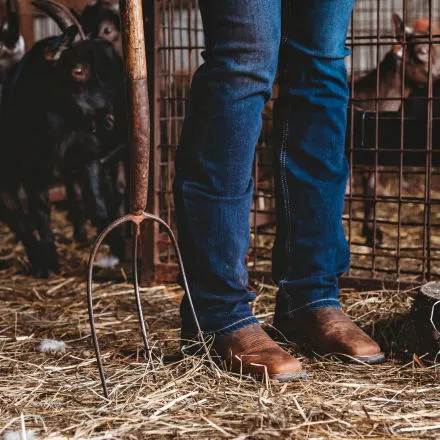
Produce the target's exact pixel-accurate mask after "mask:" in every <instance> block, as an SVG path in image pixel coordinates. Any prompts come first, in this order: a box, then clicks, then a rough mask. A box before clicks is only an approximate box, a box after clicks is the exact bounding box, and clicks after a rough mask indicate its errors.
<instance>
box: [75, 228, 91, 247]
mask: <svg viewBox="0 0 440 440" xmlns="http://www.w3.org/2000/svg"><path fill="white" fill-rule="evenodd" d="M73 239H74V240H75V242H76V243H85V244H88V243H89V240H88V239H87V233H86V228H85V227H84V226H81V227H79V228H75V230H74V232H73Z"/></svg>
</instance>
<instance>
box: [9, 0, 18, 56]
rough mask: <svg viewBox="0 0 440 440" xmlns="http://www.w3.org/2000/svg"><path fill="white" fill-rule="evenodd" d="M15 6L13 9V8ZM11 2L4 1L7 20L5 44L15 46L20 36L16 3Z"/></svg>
mask: <svg viewBox="0 0 440 440" xmlns="http://www.w3.org/2000/svg"><path fill="white" fill-rule="evenodd" d="M14 7H15V9H14ZM14 7H13V5H12V4H11V0H7V2H6V21H7V29H8V30H7V37H6V45H7V46H9V47H11V48H12V47H15V45H16V44H17V41H18V39H19V38H20V18H19V16H18V12H17V8H16V5H15V4H14Z"/></svg>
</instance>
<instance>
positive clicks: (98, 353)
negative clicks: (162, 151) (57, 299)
mask: <svg viewBox="0 0 440 440" xmlns="http://www.w3.org/2000/svg"><path fill="white" fill-rule="evenodd" d="M130 217H131V216H130V215H125V216H123V217H121V218H119V219H117V220H115V221H114V222H112V223H110V225H108V226H107V227H106V228H105V229H104V230H103V231H102V232H101V233H100V234H99V236H98V238H97V239H96V241H95V243H94V245H93V247H92V251H91V253H90V258H89V263H88V266H87V306H88V309H89V322H90V330H91V333H92V339H93V345H94V346H95V355H96V362H97V363H98V369H99V375H100V377H101V383H102V388H103V390H104V396H105V397H106V398H107V399H108V389H107V383H106V380H105V374H104V367H103V365H102V358H101V350H100V349H99V342H98V336H97V333H96V325H95V314H94V312H93V296H92V281H93V263H94V261H95V258H96V254H97V252H98V248H99V246H101V243H102V242H103V240H104V239H105V237H106V236H107V235H108V234H109V233H110V232H111V231H112V230H113V229H115V228H116V227H117V226H119V225H121V224H122V223H126V222H129V221H131V218H130Z"/></svg>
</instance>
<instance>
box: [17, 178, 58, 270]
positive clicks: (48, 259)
mask: <svg viewBox="0 0 440 440" xmlns="http://www.w3.org/2000/svg"><path fill="white" fill-rule="evenodd" d="M24 187H25V190H26V193H27V195H28V204H29V215H30V217H31V220H33V221H35V224H36V226H37V230H38V233H39V235H40V252H39V260H40V261H39V273H38V275H39V276H40V277H42V278H47V277H48V276H49V275H50V273H51V272H55V273H59V271H60V266H59V263H58V254H57V251H56V247H55V242H54V236H53V233H52V229H51V226H50V204H49V194H48V191H47V189H42V188H39V187H38V186H37V185H36V184H35V182H29V181H28V182H26V183H25V185H24Z"/></svg>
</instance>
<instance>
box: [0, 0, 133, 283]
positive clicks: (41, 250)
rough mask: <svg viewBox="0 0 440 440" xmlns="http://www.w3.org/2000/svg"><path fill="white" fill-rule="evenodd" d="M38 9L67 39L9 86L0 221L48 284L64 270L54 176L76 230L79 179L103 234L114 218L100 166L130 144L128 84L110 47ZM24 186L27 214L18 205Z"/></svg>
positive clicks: (57, 13)
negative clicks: (54, 214)
mask: <svg viewBox="0 0 440 440" xmlns="http://www.w3.org/2000/svg"><path fill="white" fill-rule="evenodd" d="M34 4H35V6H37V7H38V8H40V9H42V10H44V11H45V12H46V13H47V14H48V15H50V16H51V17H52V18H54V20H55V21H56V22H57V23H58V25H59V26H60V28H61V30H62V32H63V33H62V34H61V35H60V36H57V37H50V38H47V39H44V40H41V41H39V42H38V43H37V44H35V46H34V47H33V48H32V49H31V50H30V51H29V52H28V53H26V55H25V56H24V58H23V60H22V61H21V62H20V63H19V64H18V66H17V68H16V70H15V74H14V75H13V76H11V77H10V78H9V80H8V81H7V82H6V84H5V88H4V93H3V96H2V119H1V127H0V128H1V132H2V140H1V145H0V154H1V157H2V161H1V163H0V218H2V219H3V220H5V221H6V222H7V223H8V225H9V226H10V227H11V229H13V230H14V232H15V233H16V235H17V238H18V239H20V240H21V241H22V242H23V244H24V246H25V248H26V251H27V254H28V257H29V260H30V263H31V267H32V271H33V273H34V274H36V275H40V276H48V274H49V273H50V271H55V272H56V271H58V269H59V267H58V257H57V253H56V249H55V245H54V240H53V234H52V231H51V227H50V206H49V200H48V188H49V187H50V186H51V184H52V183H53V181H54V178H55V174H56V171H57V172H58V175H59V176H60V177H61V179H62V180H63V181H65V182H66V185H67V188H68V192H70V193H71V194H70V196H71V197H70V198H71V203H73V204H74V205H73V206H75V207H76V208H74V209H71V217H73V218H74V222H75V217H76V220H77V221H81V219H80V217H81V214H78V212H76V211H81V209H78V205H75V201H74V200H73V192H74V183H75V181H78V179H79V180H80V182H81V184H80V186H81V188H82V190H83V194H82V198H83V201H84V202H85V204H89V205H90V204H92V205H93V206H92V208H91V210H90V212H94V213H95V214H94V215H95V218H92V220H93V222H94V223H95V225H96V226H98V228H101V227H103V226H104V225H105V224H106V223H107V222H108V221H109V220H110V219H111V217H113V216H115V215H116V213H111V212H109V210H108V206H110V205H111V204H112V203H107V202H106V200H105V195H103V194H102V191H101V188H99V187H100V177H99V174H100V173H101V172H102V169H101V168H100V167H98V168H97V162H96V161H97V160H99V158H102V157H104V156H107V155H108V154H109V153H111V152H112V151H113V150H115V149H117V147H118V146H119V145H120V144H121V143H124V142H125V141H126V129H125V126H126V125H125V116H124V101H125V100H124V80H123V69H122V63H121V59H120V57H119V56H118V55H117V54H116V52H115V50H114V48H113V46H112V45H111V44H110V43H109V42H107V41H105V40H99V39H86V38H85V36H84V32H83V30H82V27H81V25H80V24H79V23H78V21H77V20H76V18H75V17H74V15H73V14H72V13H71V12H70V11H69V10H68V9H67V8H65V7H63V6H61V5H59V4H57V3H55V2H54V1H53V0H38V1H36V2H35V3H34ZM97 174H98V175H97ZM20 186H22V187H23V188H24V190H25V192H26V195H27V199H28V213H25V212H24V210H23V207H22V206H21V203H20V200H19V197H18V190H19V188H20ZM69 188H70V189H69ZM98 206H99V207H101V208H102V209H98ZM75 210H76V211H75ZM87 216H88V217H90V215H87ZM35 230H36V231H37V234H36V233H35ZM115 241H116V242H117V243H119V244H118V245H114V246H113V247H114V248H121V247H122V246H123V245H122V237H120V239H117V240H116V239H115ZM121 252H122V251H121Z"/></svg>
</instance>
